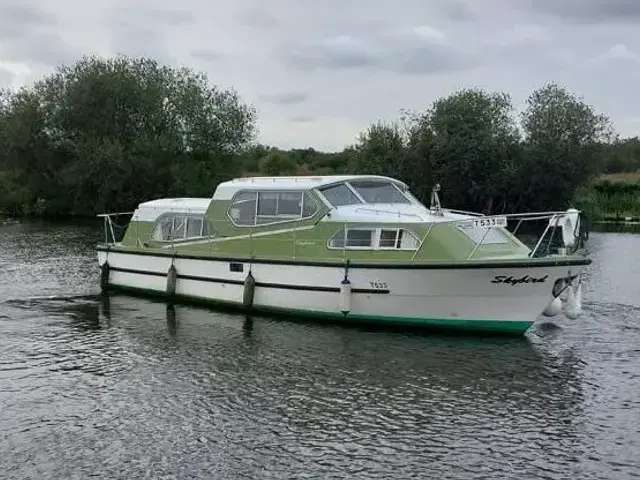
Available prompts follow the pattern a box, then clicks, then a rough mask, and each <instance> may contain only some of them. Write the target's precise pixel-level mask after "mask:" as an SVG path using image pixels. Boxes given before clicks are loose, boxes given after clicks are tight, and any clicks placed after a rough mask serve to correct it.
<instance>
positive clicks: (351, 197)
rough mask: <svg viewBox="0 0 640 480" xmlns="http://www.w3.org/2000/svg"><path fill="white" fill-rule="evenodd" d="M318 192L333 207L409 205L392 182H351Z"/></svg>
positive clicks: (407, 199)
mask: <svg viewBox="0 0 640 480" xmlns="http://www.w3.org/2000/svg"><path fill="white" fill-rule="evenodd" d="M320 192H321V193H322V195H323V196H324V197H325V198H326V199H327V200H328V201H329V203H330V204H331V205H332V206H334V207H341V206H344V205H361V204H363V203H367V204H375V203H405V204H406V203H411V200H410V199H409V198H408V197H407V196H406V195H405V194H404V192H403V191H402V190H401V189H400V188H398V187H397V186H396V185H395V184H394V183H393V182H381V181H379V180H351V181H349V182H344V183H339V184H337V185H331V186H330V187H325V188H321V189H320Z"/></svg>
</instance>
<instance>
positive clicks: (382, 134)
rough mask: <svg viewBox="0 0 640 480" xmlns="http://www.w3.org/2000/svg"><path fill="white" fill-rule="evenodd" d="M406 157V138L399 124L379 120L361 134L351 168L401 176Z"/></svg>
mask: <svg viewBox="0 0 640 480" xmlns="http://www.w3.org/2000/svg"><path fill="white" fill-rule="evenodd" d="M404 157H405V145H404V138H403V136H402V133H401V132H400V129H399V128H398V126H397V125H396V124H386V123H382V122H378V123H374V124H373V125H371V126H370V127H369V128H368V129H367V130H366V131H365V132H364V133H361V134H360V136H359V138H358V141H357V142H356V145H355V155H354V156H353V158H352V162H353V163H352V166H351V169H352V170H353V171H354V172H356V173H366V174H370V175H386V176H390V177H400V176H401V174H402V167H403V165H402V163H403V161H404Z"/></svg>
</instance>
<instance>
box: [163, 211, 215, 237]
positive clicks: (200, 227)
mask: <svg viewBox="0 0 640 480" xmlns="http://www.w3.org/2000/svg"><path fill="white" fill-rule="evenodd" d="M211 234H213V230H212V229H211V228H209V222H208V221H207V220H206V219H205V217H204V215H193V214H181V213H166V214H163V215H161V216H160V218H158V219H157V220H156V223H155V225H154V227H153V232H152V234H151V238H152V239H153V240H155V241H157V242H172V241H176V240H186V239H189V238H197V237H202V236H203V235H206V236H208V235H211Z"/></svg>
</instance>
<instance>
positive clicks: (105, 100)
mask: <svg viewBox="0 0 640 480" xmlns="http://www.w3.org/2000/svg"><path fill="white" fill-rule="evenodd" d="M256 121H257V113H256V111H255V110H254V109H253V108H252V107H251V106H249V105H247V104H245V103H243V101H242V100H241V98H240V97H239V95H238V94H237V93H236V92H234V91H231V90H221V89H219V88H218V87H216V86H213V85H211V84H210V83H209V80H208V79H207V77H206V76H204V75H202V74H199V73H197V72H194V71H192V70H188V69H176V68H171V67H168V66H163V65H160V64H158V63H157V62H156V61H154V60H152V59H146V58H128V57H115V58H108V59H103V58H98V57H85V58H83V59H81V60H80V61H78V62H77V63H76V64H73V65H66V66H61V67H59V68H58V69H56V70H55V71H54V72H53V73H52V74H51V75H49V76H47V77H45V78H43V79H42V80H40V81H37V82H35V83H34V84H32V85H29V86H26V87H24V88H22V89H20V90H17V91H7V90H4V91H2V92H1V93H0V210H2V211H5V212H7V213H11V214H14V215H35V214H37V215H50V216H53V215H93V214H95V213H98V212H102V211H128V210H131V209H132V208H134V207H135V205H136V204H137V203H138V202H140V201H144V200H148V199H151V198H158V197H163V196H210V195H211V194H212V192H213V190H214V188H215V185H216V184H217V183H218V182H220V181H222V180H226V179H228V178H232V177H235V176H241V175H251V174H260V175H291V174H297V175H308V174H314V175H315V174H334V173H364V172H366V173H373V174H381V175H390V176H393V177H397V178H400V179H402V180H403V181H405V182H406V183H408V184H409V185H410V186H411V188H412V190H413V191H414V192H415V194H416V195H417V196H418V197H419V198H420V199H422V200H425V201H428V198H429V192H430V190H431V187H432V185H433V184H434V183H436V182H438V183H440V184H441V186H442V190H441V197H442V199H443V203H444V204H445V205H446V206H448V207H452V208H462V209H470V210H478V211H484V212H486V213H502V212H511V211H522V210H525V211H526V210H529V211H533V210H546V209H565V208H568V207H569V206H570V205H572V204H574V203H575V204H578V206H584V207H588V208H587V209H591V211H592V212H594V214H596V215H606V214H612V213H614V212H620V214H621V215H627V214H633V212H637V210H638V198H639V192H638V183H637V179H636V180H634V181H633V182H627V181H625V182H619V181H617V180H616V181H612V180H611V178H610V177H605V178H602V174H604V173H607V174H613V173H620V172H634V171H638V170H640V142H639V141H638V139H637V138H634V139H623V140H621V139H619V138H617V136H616V134H615V132H614V131H613V129H612V126H611V123H610V121H609V119H608V118H607V117H606V116H605V115H603V114H601V113H599V112H596V111H595V110H594V109H593V108H592V107H591V106H590V105H589V104H587V103H586V102H585V101H584V100H583V99H582V98H580V97H579V96H577V95H575V94H573V93H571V92H569V91H567V90H566V89H564V88H562V87H560V86H558V85H555V84H548V85H544V86H542V87H541V88H539V89H537V90H535V91H534V92H532V93H531V95H530V96H529V98H528V99H527V102H526V105H525V108H524V110H523V111H522V112H521V113H520V114H516V113H515V109H514V106H513V104H512V101H511V98H510V96H509V95H508V94H505V93H496V92H487V91H484V90H481V89H465V90H461V91H458V92H456V93H454V94H452V95H450V96H448V97H443V98H441V99H438V100H436V101H435V102H433V104H431V105H429V106H427V107H426V108H424V109H418V110H407V111H404V112H402V115H400V116H399V118H398V119H397V120H396V121H393V122H389V123H374V124H372V125H371V126H370V127H369V128H367V129H366V130H365V131H364V132H362V133H361V134H360V135H359V137H358V138H356V139H354V142H353V144H352V145H350V146H348V147H346V148H345V149H344V150H342V151H339V152H319V151H316V150H314V149H313V148H308V149H294V150H288V151H283V150H281V149H278V148H275V147H270V146H264V145H259V144H256V142H255V138H256V133H257V130H256ZM633 178H635V177H633ZM629 185H631V186H629Z"/></svg>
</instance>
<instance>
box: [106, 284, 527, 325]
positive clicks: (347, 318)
mask: <svg viewBox="0 0 640 480" xmlns="http://www.w3.org/2000/svg"><path fill="white" fill-rule="evenodd" d="M108 290H111V291H120V292H124V293H131V294H136V295H140V296H145V297H153V298H160V299H163V300H172V301H176V302H179V303H187V304H195V305H206V306H214V307H215V306H217V307H220V308H225V309H229V310H235V311H245V312H246V311H251V312H253V313H267V314H269V313H271V314H275V315H283V316H287V317H294V318H301V319H304V318H307V319H322V320H331V321H334V322H337V323H350V324H359V325H365V324H373V325H384V326H392V327H393V326H395V327H413V328H433V329H438V330H451V331H464V332H477V333H494V334H516V335H523V334H524V333H525V332H526V331H527V330H528V329H529V327H531V325H533V322H527V321H508V320H472V319H460V318H457V319H450V318H416V317H394V316H384V315H376V316H369V315H359V314H348V315H343V314H341V313H335V312H322V311H316V310H299V309H291V308H279V307H267V306H258V305H256V306H255V307H253V308H251V309H248V308H247V307H245V306H244V305H242V304H240V303H231V302H224V301H220V300H214V299H209V298H202V297H193V296H189V295H175V296H173V297H169V296H168V295H167V294H166V293H164V292H161V291H157V290H149V289H142V288H136V287H128V286H123V285H113V284H110V285H109V287H108Z"/></svg>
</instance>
